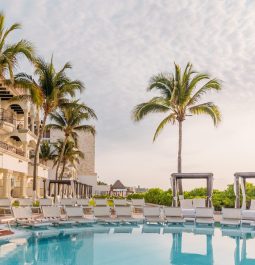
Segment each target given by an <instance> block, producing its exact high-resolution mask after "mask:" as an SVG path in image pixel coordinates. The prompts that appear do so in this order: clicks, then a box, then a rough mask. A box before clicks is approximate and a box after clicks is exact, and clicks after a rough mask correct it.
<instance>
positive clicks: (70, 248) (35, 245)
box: [0, 232, 94, 265]
mask: <svg viewBox="0 0 255 265" xmlns="http://www.w3.org/2000/svg"><path fill="white" fill-rule="evenodd" d="M93 238H94V233H93V232H80V233H79V234H70V235H68V234H60V235H59V236H53V237H45V238H43V237H42V238H40V237H39V238H38V237H31V238H29V240H28V244H25V245H23V246H22V247H18V248H17V251H16V252H15V253H13V255H11V256H9V257H8V259H7V260H5V261H2V262H3V263H1V261H0V264H5V265H9V264H11V265H13V264H15V265H18V264H31V265H32V264H38V265H39V264H62V265H74V264H84V265H93V255H94V253H93Z"/></svg>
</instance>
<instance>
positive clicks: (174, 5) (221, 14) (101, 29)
mask: <svg viewBox="0 0 255 265" xmlns="http://www.w3.org/2000/svg"><path fill="white" fill-rule="evenodd" d="M14 4H15V6H16V7H15V8H13V5H14ZM254 7H255V2H254V1H235V2H233V1H232V2H231V1H209V0H207V1H204V0H201V1H188V0H181V1H180V0H173V1H156V2H155V1H153V0H146V1H145V0H143V1H142V0H141V1H137V0H130V1H119V0H109V1H103V0H93V1H92V0H90V1H82V0H72V1H71V0H70V1H60V0H58V1H49V0H48V1H45V0H44V1H30V0H20V1H15V2H14V0H10V1H8V2H6V3H4V6H3V8H4V10H5V12H6V14H7V18H8V19H7V21H8V22H10V23H11V22H14V21H16V20H17V21H21V22H22V24H23V31H22V36H25V38H27V39H30V40H31V41H33V42H34V43H35V44H36V46H37V49H38V51H39V52H40V53H41V54H42V55H43V56H47V57H48V58H49V57H50V56H51V54H52V53H53V52H54V58H55V61H56V63H57V64H58V65H62V64H63V63H65V62H66V61H68V60H71V61H72V63H73V65H74V69H73V71H72V75H73V76H74V77H75V78H80V79H82V80H84V82H85V83H86V86H87V91H86V92H85V93H84V94H83V95H82V97H83V99H84V101H86V102H87V104H89V105H90V106H92V107H94V108H95V109H96V111H97V114H98V116H99V121H98V123H97V130H98V136H97V161H96V162H97V170H98V172H99V174H100V176H102V177H105V178H106V180H107V179H109V180H114V178H121V179H123V182H124V183H127V184H129V185H135V184H137V183H139V184H140V185H144V186H154V185H159V186H162V187H165V188H166V187H167V186H168V183H169V181H168V177H169V175H170V173H171V172H173V171H175V170H176V150H177V147H176V145H177V134H176V128H168V129H166V131H165V132H164V133H163V134H162V135H161V137H160V138H159V140H158V141H157V142H156V143H154V144H152V141H151V139H152V135H153V133H154V130H155V126H156V125H157V123H158V122H159V121H160V117H158V116H152V117H151V118H149V117H148V119H146V120H144V121H143V122H141V123H140V124H133V122H132V121H131V119H130V113H131V110H132V108H133V107H134V105H135V104H138V103H140V102H141V101H144V100H146V99H148V98H149V96H150V95H149V94H148V93H146V92H145V88H146V86H147V82H148V80H149V78H150V77H151V76H152V75H153V74H156V73H158V72H161V71H163V72H165V71H172V70H173V62H174V61H175V62H177V63H179V64H181V65H182V66H184V65H185V64H186V63H187V61H191V62H192V63H193V64H194V67H195V69H197V70H198V71H205V72H209V73H210V74H211V75H212V76H213V77H217V78H219V79H221V80H223V88H224V89H223V91H222V92H221V93H220V94H217V95H209V96H208V98H209V99H213V100H214V101H215V102H217V104H219V105H220V107H221V109H222V112H223V123H222V124H221V126H220V127H219V128H217V129H214V128H213V126H212V123H211V121H210V120H209V119H207V118H201V119H200V118H199V119H193V120H190V121H188V122H187V123H186V124H185V132H184V143H185V145H184V153H183V159H184V168H185V171H202V170H207V171H213V172H215V173H216V186H218V187H222V185H225V184H226V183H227V182H231V181H232V180H233V173H234V171H236V170H250V169H252V166H253V156H254V153H253V148H252V146H251V143H253V142H254V130H255V126H254V124H253V120H254V114H255V113H254V112H255V110H254V103H255V97H254V96H255V90H254V81H255V77H254V74H253V73H254V72H255V64H254V60H255V53H254V51H253V50H254V47H255V34H254V33H255V32H254V31H255V29H254V24H255V11H254V10H255V8H254ZM20 34H21V33H20ZM26 67H27V66H26ZM26 69H29V68H26ZM205 100H206V97H205ZM138 150H139V151H138ZM244 158H245V159H244ZM223 161H224V162H223ZM120 164H121V167H120V166H119V165H120Z"/></svg>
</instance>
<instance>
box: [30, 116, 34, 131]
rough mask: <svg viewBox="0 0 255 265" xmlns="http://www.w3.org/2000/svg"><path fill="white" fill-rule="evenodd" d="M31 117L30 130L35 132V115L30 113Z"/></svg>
mask: <svg viewBox="0 0 255 265" xmlns="http://www.w3.org/2000/svg"><path fill="white" fill-rule="evenodd" d="M30 118H31V132H32V133H34V132H35V117H34V114H32V116H31V117H30Z"/></svg>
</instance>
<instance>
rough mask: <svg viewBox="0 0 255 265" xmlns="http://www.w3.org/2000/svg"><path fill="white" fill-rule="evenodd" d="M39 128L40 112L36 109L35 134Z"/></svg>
mask: <svg viewBox="0 0 255 265" xmlns="http://www.w3.org/2000/svg"><path fill="white" fill-rule="evenodd" d="M39 130H40V114H39V111H38V112H37V114H36V135H38V134H39Z"/></svg>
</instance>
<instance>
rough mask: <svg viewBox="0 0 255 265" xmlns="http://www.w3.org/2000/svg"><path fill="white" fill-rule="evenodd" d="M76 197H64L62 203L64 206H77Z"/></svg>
mask: <svg viewBox="0 0 255 265" xmlns="http://www.w3.org/2000/svg"><path fill="white" fill-rule="evenodd" d="M75 203H76V199H75V198H62V199H61V200H60V205H61V206H64V207H70V206H75Z"/></svg>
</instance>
